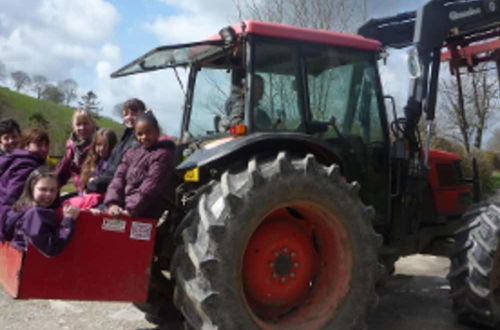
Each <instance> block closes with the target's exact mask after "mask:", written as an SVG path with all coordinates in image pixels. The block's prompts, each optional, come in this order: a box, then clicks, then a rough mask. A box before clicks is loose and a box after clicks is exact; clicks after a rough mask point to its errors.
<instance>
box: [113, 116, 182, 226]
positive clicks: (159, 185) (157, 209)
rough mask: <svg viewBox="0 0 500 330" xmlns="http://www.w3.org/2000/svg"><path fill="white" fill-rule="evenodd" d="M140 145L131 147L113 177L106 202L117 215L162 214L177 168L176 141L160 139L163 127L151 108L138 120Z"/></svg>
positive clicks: (156, 216)
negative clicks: (174, 160) (169, 186)
mask: <svg viewBox="0 0 500 330" xmlns="http://www.w3.org/2000/svg"><path fill="white" fill-rule="evenodd" d="M134 130H135V136H136V138H137V141H138V142H139V144H140V146H139V147H137V148H133V149H130V150H128V151H127V152H126V153H125V155H124V156H123V158H122V160H121V162H120V165H119V166H118V168H117V170H116V172H115V175H114V177H113V180H112V181H111V183H110V185H109V187H108V190H107V192H106V197H105V198H104V205H105V206H106V209H107V212H108V213H109V214H110V215H113V216H120V215H126V216H132V217H143V218H152V219H156V218H159V217H160V215H161V214H162V212H163V209H164V205H165V204H164V201H163V200H162V196H164V194H165V191H166V188H167V186H168V183H169V180H170V176H171V174H172V170H173V156H174V149H175V145H174V143H173V142H172V141H169V140H163V141H158V137H159V136H160V127H159V125H158V121H157V120H156V118H155V117H154V115H153V114H152V113H151V112H147V113H145V114H142V115H140V116H139V117H138V118H137V119H136V121H135V124H134Z"/></svg>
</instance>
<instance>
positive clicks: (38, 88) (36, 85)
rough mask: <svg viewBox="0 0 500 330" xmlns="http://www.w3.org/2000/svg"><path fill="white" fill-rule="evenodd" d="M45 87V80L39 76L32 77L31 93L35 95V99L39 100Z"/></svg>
mask: <svg viewBox="0 0 500 330" xmlns="http://www.w3.org/2000/svg"><path fill="white" fill-rule="evenodd" d="M46 85H47V78H46V77H45V76H43V75H41V74H36V75H34V76H33V86H32V87H33V91H34V92H35V93H36V98H37V99H40V97H41V96H42V92H43V90H44V89H45V86H46Z"/></svg>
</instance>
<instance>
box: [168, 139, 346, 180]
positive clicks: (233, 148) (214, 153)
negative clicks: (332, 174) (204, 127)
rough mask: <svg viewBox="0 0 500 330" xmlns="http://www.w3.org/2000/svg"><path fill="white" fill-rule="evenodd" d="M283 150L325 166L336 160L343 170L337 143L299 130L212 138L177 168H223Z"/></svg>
mask: <svg viewBox="0 0 500 330" xmlns="http://www.w3.org/2000/svg"><path fill="white" fill-rule="evenodd" d="M282 150H286V151H288V152H290V153H300V154H304V155H305V154H308V153H310V154H313V155H314V156H315V158H316V159H317V160H318V162H320V163H323V164H325V165H329V164H331V163H336V164H337V165H339V166H340V170H341V172H343V165H344V161H343V159H342V157H341V153H340V146H335V145H328V144H326V143H324V142H323V141H321V140H319V139H317V138H314V137H311V136H310V135H306V134H301V133H254V134H251V135H248V136H242V137H234V138H228V137H226V138H223V139H220V140H214V141H213V142H211V143H209V144H206V145H205V146H204V147H202V148H200V149H198V150H196V151H194V152H193V153H192V154H191V155H190V156H189V157H188V158H187V159H185V160H184V161H183V162H182V163H180V164H179V165H178V166H177V167H176V170H177V171H180V172H183V171H187V170H190V169H193V168H195V167H198V168H200V169H201V168H206V167H211V168H214V167H225V166H224V165H228V164H234V163H235V162H242V161H246V160H248V159H250V158H251V157H252V156H255V155H257V154H259V155H262V154H264V155H265V154H269V155H274V154H276V153H277V152H279V151H282Z"/></svg>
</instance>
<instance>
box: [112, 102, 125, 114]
mask: <svg viewBox="0 0 500 330" xmlns="http://www.w3.org/2000/svg"><path fill="white" fill-rule="evenodd" d="M122 112H123V102H121V103H117V104H115V106H114V107H113V114H114V115H115V116H117V117H118V118H121V117H122Z"/></svg>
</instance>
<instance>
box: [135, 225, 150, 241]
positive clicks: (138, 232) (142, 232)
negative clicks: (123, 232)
mask: <svg viewBox="0 0 500 330" xmlns="http://www.w3.org/2000/svg"><path fill="white" fill-rule="evenodd" d="M152 230H153V225H152V224H150V223H144V222H137V221H133V222H132V227H131V228H130V238H131V239H137V240H142V241H149V240H150V239H151V231H152Z"/></svg>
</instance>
